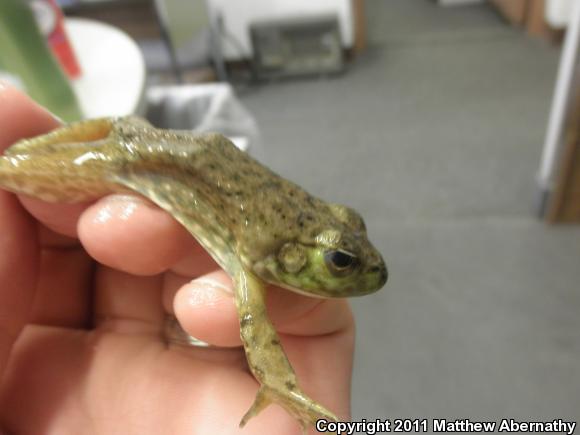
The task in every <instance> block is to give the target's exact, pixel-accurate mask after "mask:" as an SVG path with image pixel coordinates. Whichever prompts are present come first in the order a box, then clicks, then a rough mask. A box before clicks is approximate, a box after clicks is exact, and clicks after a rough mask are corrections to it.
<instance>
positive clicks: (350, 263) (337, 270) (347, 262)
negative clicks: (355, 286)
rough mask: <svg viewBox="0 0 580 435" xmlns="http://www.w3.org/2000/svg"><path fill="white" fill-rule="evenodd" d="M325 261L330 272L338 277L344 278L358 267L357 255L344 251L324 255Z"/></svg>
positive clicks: (329, 252) (337, 250)
mask: <svg viewBox="0 0 580 435" xmlns="http://www.w3.org/2000/svg"><path fill="white" fill-rule="evenodd" d="M324 261H325V262H326V266H327V267H328V269H329V270H330V272H331V273H332V274H333V275H336V276H344V275H346V274H348V273H349V272H351V271H352V270H353V269H354V268H355V267H356V266H357V265H358V258H357V257H356V255H354V254H352V253H350V252H347V251H343V250H342V249H335V250H332V251H328V252H326V253H325V254H324Z"/></svg>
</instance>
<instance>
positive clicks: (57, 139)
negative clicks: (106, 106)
mask: <svg viewBox="0 0 580 435" xmlns="http://www.w3.org/2000/svg"><path fill="white" fill-rule="evenodd" d="M112 126H113V121H112V119H111V118H99V119H91V120H88V121H80V122H75V123H72V124H68V125H65V126H63V127H60V128H57V129H55V130H53V131H51V132H50V133H47V134H43V135H41V136H37V137H34V138H32V139H25V140H21V141H19V142H17V143H15V144H14V145H12V146H11V147H10V148H8V149H7V150H6V151H5V155H15V154H20V153H34V152H39V153H47V152H51V151H52V148H53V146H56V147H58V146H59V145H63V144H79V143H84V142H94V141H98V140H101V139H105V138H106V137H107V136H108V135H109V133H110V132H111V129H112Z"/></svg>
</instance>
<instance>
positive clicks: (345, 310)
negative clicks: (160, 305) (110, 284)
mask: <svg viewBox="0 0 580 435" xmlns="http://www.w3.org/2000/svg"><path fill="white" fill-rule="evenodd" d="M164 291H165V292H167V293H168V294H166V295H165V296H164V300H165V306H166V309H170V308H169V307H170V303H169V302H168V301H170V300H171V298H172V296H173V294H175V296H173V311H174V313H175V316H176V317H177V319H178V321H179V323H180V325H181V326H182V327H183V329H184V330H185V331H187V333H189V334H190V335H192V336H194V337H195V338H198V339H200V340H202V341H205V342H207V343H210V344H212V345H216V346H239V345H240V344H241V341H240V337H239V320H238V315H237V311H236V308H235V303H234V293H233V285H232V281H231V279H230V278H229V277H228V276H227V274H226V273H225V272H223V271H221V270H220V271H216V272H212V273H210V274H208V275H205V276H202V277H200V278H198V279H195V280H193V281H188V280H187V279H186V278H183V277H179V278H175V279H173V281H172V282H171V283H170V284H168V285H167V286H166V289H165V290H164ZM268 292H269V294H268V314H269V317H270V319H271V320H272V322H273V323H274V326H275V328H276V330H277V331H278V332H279V333H281V334H289V335H296V336H317V335H326V334H332V333H335V332H337V331H341V330H344V329H348V328H349V327H351V326H352V322H353V320H352V314H351V312H350V309H349V306H348V303H347V302H346V301H345V300H340V299H334V300H332V299H315V298H308V297H304V296H302V295H298V294H295V293H292V292H290V291H288V290H286V289H281V288H277V287H269V289H268Z"/></svg>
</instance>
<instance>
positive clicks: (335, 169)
mask: <svg viewBox="0 0 580 435" xmlns="http://www.w3.org/2000/svg"><path fill="white" fill-rule="evenodd" d="M60 3H61V6H62V7H63V10H64V13H65V15H66V16H67V17H70V18H72V19H73V20H74V19H75V18H76V19H77V20H78V18H83V19H86V18H89V19H91V20H97V21H99V22H105V23H108V24H109V25H112V26H114V27H115V28H117V29H121V30H122V31H123V32H124V34H126V35H128V36H129V37H130V39H131V40H133V41H135V43H136V46H137V47H139V53H140V55H141V56H142V58H143V68H144V74H143V77H142V79H141V78H140V79H139V80H142V84H140V85H139V90H138V93H139V94H140V95H139V97H138V98H134V99H133V100H132V101H133V102H132V104H133V107H134V110H135V111H138V112H140V113H145V114H149V115H150V117H153V118H154V119H156V120H158V121H160V122H165V123H172V122H177V121H176V120H178V121H179V122H177V123H178V124H179V125H171V126H172V127H182V128H184V126H187V123H188V122H191V123H192V125H191V128H195V127H196V125H197V124H196V123H198V122H199V118H200V117H201V118H204V116H206V115H207V113H206V112H207V111H210V109H211V107H213V106H212V104H213V101H212V99H213V98H214V97H215V96H216V95H218V94H220V95H222V96H223V95H225V97H224V98H225V100H223V101H222V102H221V103H223V104H225V106H226V108H225V109H224V110H225V112H227V116H224V117H222V119H220V122H219V123H212V122H210V127H208V128H212V127H216V126H218V127H220V128H223V129H225V130H227V129H228V125H229V126H230V127H231V125H230V124H232V125H233V130H235V131H234V132H233V133H232V135H241V136H244V135H245V136H247V137H246V141H245V142H244V144H245V145H244V146H246V147H247V148H249V152H256V153H257V154H259V156H260V158H261V159H262V160H263V161H264V162H265V163H266V164H268V165H269V166H271V167H272V168H273V169H274V170H276V171H277V172H279V173H281V174H283V175H284V176H286V177H288V178H290V179H292V180H294V181H296V182H298V183H299V184H301V185H303V186H304V187H305V188H306V189H307V190H309V191H311V192H312V193H314V194H316V195H319V196H321V197H324V198H325V199H328V200H332V201H335V202H341V203H346V204H349V205H351V206H353V207H354V208H356V209H357V210H359V211H360V212H361V214H362V215H363V216H364V217H365V219H366V222H367V226H368V229H369V233H370V236H371V239H372V240H373V241H375V243H376V245H377V246H378V248H379V249H380V250H381V251H382V252H383V254H384V256H385V258H386V260H387V263H388V265H389V270H390V273H391V276H390V280H389V282H388V283H387V285H386V287H385V288H384V289H383V290H382V291H381V292H379V293H377V294H376V295H372V296H368V297H364V298H361V299H358V300H353V301H352V305H353V308H354V311H355V313H356V318H357V325H358V328H357V350H356V356H355V371H354V380H353V401H352V404H353V418H354V419H360V418H363V417H365V418H368V419H375V418H386V417H392V418H395V417H411V418H412V417H415V418H429V417H437V418H471V419H492V420H497V419H500V418H503V417H508V418H509V417H513V418H519V419H531V420H542V419H553V418H565V419H569V420H578V419H579V418H580V407H579V406H578V404H579V403H580V227H578V226H577V225H575V224H574V222H578V221H580V149H579V146H578V142H579V140H578V137H579V136H578V130H579V128H580V127H579V125H578V123H579V121H580V118H579V116H578V114H580V112H578V107H579V106H578V101H577V99H578V92H577V86H575V83H576V76H577V74H576V71H577V68H576V65H577V61H578V56H577V54H578V42H579V37H578V28H579V27H580V8H578V7H576V8H575V9H574V3H575V2H574V1H573V0H569V1H566V0H507V1H501V0H494V1H467V0H440V1H435V0H301V1H298V0H276V1H266V0H245V1H238V0H207V1H201V0H199V1H198V0H196V1H193V0H192V1H188V2H184V1H177V0H159V1H153V0H151V1H149V0H90V1H89V0H86V1H81V0H69V1H64V0H61V1H60ZM67 19H68V18H67ZM69 37H70V38H71V39H73V35H71V34H69ZM72 43H73V45H74V43H75V41H74V40H73V41H72ZM108 56H109V57H108V58H107V59H105V61H104V62H105V64H104V68H105V69H107V68H109V69H114V68H115V66H116V65H117V62H116V61H115V59H116V55H115V54H114V53H112V52H111V53H110V54H109V55H108ZM101 64H102V62H101ZM102 81H103V80H102V79H99V76H98V75H97V76H96V82H102ZM214 82H219V85H218V88H215V87H214V88H212V86H216V85H212V84H211V83H214ZM208 86H209V87H208ZM223 86H225V88H224V87H223ZM92 89H94V87H92ZM224 89H225V91H224ZM220 92H221V93H220ZM200 95H201V96H202V97H200ZM200 98H201V99H202V100H203V101H204V103H203V104H200V103H199V101H200ZM224 101H225V103H224ZM102 107H104V109H103V110H105V111H106V110H107V107H111V110H116V109H114V108H113V107H118V106H114V103H112V102H108V101H104V105H103V106H102ZM232 107H233V108H234V109H232ZM222 109H223V107H222ZM124 110H128V109H124ZM210 121H211V120H210ZM228 123H230V124H228ZM248 138H249V139H248ZM329 357H330V356H329Z"/></svg>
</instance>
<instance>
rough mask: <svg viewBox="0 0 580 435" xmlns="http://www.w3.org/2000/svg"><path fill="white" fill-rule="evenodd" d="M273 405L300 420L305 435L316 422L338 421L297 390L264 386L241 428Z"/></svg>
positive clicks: (244, 418) (243, 420)
mask: <svg viewBox="0 0 580 435" xmlns="http://www.w3.org/2000/svg"><path fill="white" fill-rule="evenodd" d="M271 403H276V404H278V405H280V406H282V407H283V408H284V409H285V410H286V411H287V412H288V413H289V414H290V415H292V416H293V417H294V418H295V419H296V420H298V422H299V423H300V426H301V427H302V431H303V432H304V434H306V432H307V430H308V428H309V427H311V426H315V425H316V422H317V421H318V420H320V419H324V420H326V421H337V418H336V416H335V415H334V414H333V413H332V412H330V411H329V410H327V409H326V408H324V407H323V406H322V405H320V404H318V403H316V402H315V401H314V400H312V399H311V398H310V397H308V396H307V395H306V394H304V393H303V392H302V391H300V390H299V389H297V388H294V389H292V390H290V389H288V388H283V389H280V388H275V387H268V386H265V385H262V386H261V387H260V389H259V390H258V394H257V395H256V399H255V400H254V403H253V405H252V407H251V408H250V409H249V410H248V412H246V414H245V415H244V417H243V418H242V421H241V422H240V427H243V426H244V425H245V424H246V423H247V422H248V420H249V419H251V418H252V417H254V416H256V415H257V414H259V412H260V411H262V410H263V409H264V408H266V407H267V406H268V405H270V404H271Z"/></svg>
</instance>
